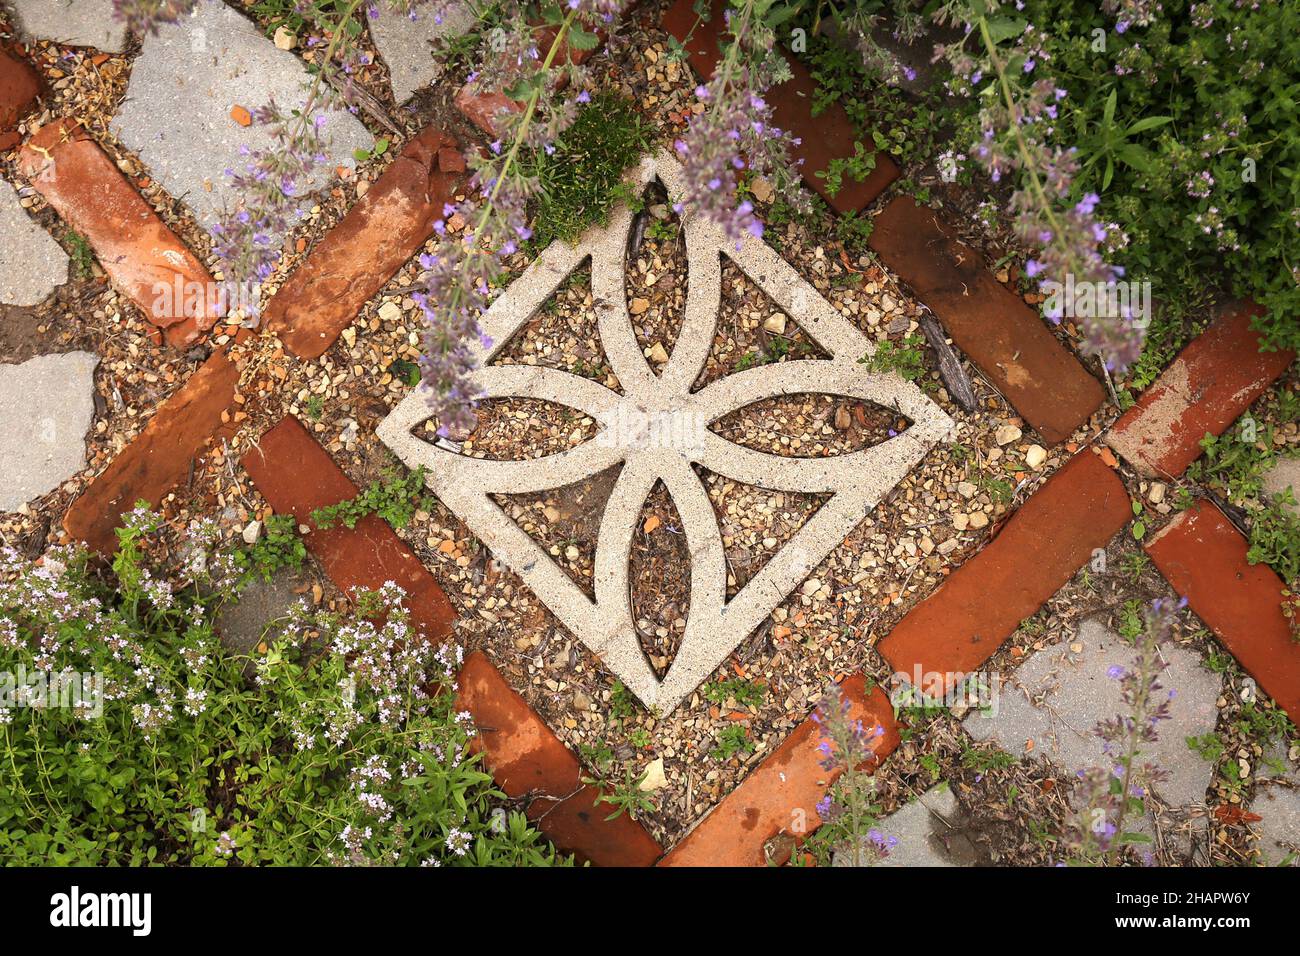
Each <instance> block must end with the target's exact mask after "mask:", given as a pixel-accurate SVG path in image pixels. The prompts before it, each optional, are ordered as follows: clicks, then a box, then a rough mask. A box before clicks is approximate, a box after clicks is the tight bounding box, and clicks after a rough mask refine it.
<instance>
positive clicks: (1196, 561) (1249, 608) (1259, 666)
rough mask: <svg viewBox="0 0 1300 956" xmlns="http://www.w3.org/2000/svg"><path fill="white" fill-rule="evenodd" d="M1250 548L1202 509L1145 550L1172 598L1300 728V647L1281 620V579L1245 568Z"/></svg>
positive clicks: (1258, 567)
mask: <svg viewBox="0 0 1300 956" xmlns="http://www.w3.org/2000/svg"><path fill="white" fill-rule="evenodd" d="M1248 548H1249V545H1248V544H1247V542H1246V539H1245V538H1244V537H1243V536H1242V534H1241V532H1239V531H1238V530H1237V529H1236V528H1234V527H1233V526H1232V523H1231V522H1230V521H1229V520H1228V519H1227V518H1225V517H1224V516H1223V513H1222V512H1221V511H1219V509H1218V508H1216V507H1214V506H1213V505H1212V504H1207V503H1205V502H1201V503H1199V504H1197V505H1195V506H1193V507H1192V508H1190V509H1188V510H1187V511H1185V512H1183V513H1182V514H1180V515H1179V516H1178V517H1177V518H1175V519H1174V520H1173V521H1171V522H1169V524H1167V525H1166V526H1165V527H1164V528H1162V529H1161V530H1160V532H1159V534H1156V535H1154V536H1153V537H1152V538H1151V540H1150V541H1148V542H1147V545H1146V551H1147V554H1149V555H1150V556H1151V560H1152V561H1154V562H1155V564H1156V567H1158V568H1159V569H1160V573H1161V574H1163V575H1164V576H1165V578H1166V580H1168V581H1169V583H1170V585H1172V586H1173V588H1174V590H1175V591H1177V592H1178V593H1179V594H1182V595H1184V596H1186V598H1187V603H1188V605H1189V606H1190V607H1191V609H1192V610H1193V611H1195V612H1196V614H1197V615H1198V616H1199V617H1200V619H1201V620H1202V621H1204V622H1205V623H1206V624H1207V625H1209V627H1210V629H1211V630H1213V631H1214V633H1215V635H1217V636H1218V638H1219V640H1220V641H1221V642H1222V643H1223V645H1224V647H1226V648H1227V649H1228V650H1229V651H1231V652H1232V656H1233V657H1235V658H1236V659H1237V661H1238V662H1239V663H1240V664H1241V666H1242V667H1244V668H1245V669H1246V670H1247V671H1248V672H1249V673H1250V675H1251V676H1252V677H1254V678H1255V680H1256V681H1258V682H1259V686H1260V687H1262V688H1263V689H1264V691H1265V692H1266V693H1267V694H1268V695H1269V696H1270V697H1272V698H1273V700H1274V701H1276V702H1277V704H1278V706H1280V707H1281V708H1282V709H1283V710H1285V711H1286V712H1287V715H1288V716H1289V717H1290V718H1291V720H1292V722H1294V723H1300V644H1298V643H1296V642H1295V641H1294V640H1292V638H1291V631H1290V626H1289V625H1288V623H1287V620H1286V617H1285V616H1283V614H1282V589H1283V587H1284V585H1283V583H1282V579H1281V578H1279V577H1278V576H1277V575H1276V574H1274V573H1273V571H1272V569H1270V568H1269V567H1268V566H1267V565H1264V564H1254V565H1252V564H1250V563H1249V562H1248V561H1247V560H1246V552H1247V550H1248Z"/></svg>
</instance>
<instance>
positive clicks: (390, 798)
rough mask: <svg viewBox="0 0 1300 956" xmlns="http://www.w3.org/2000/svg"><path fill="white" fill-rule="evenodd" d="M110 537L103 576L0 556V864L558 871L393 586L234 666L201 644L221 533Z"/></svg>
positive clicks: (320, 617)
mask: <svg viewBox="0 0 1300 956" xmlns="http://www.w3.org/2000/svg"><path fill="white" fill-rule="evenodd" d="M118 535H119V538H120V540H121V549H120V551H119V552H118V554H117V556H116V558H115V560H114V563H113V568H112V573H111V575H107V576H105V577H104V578H103V579H101V576H99V575H98V574H96V573H95V572H94V571H93V569H92V567H91V565H90V564H89V563H88V559H87V557H86V555H84V554H80V553H76V552H72V551H57V552H51V553H50V554H47V555H46V556H45V557H44V559H43V560H42V562H41V563H40V564H32V563H30V562H28V561H26V560H24V559H22V558H21V557H19V556H18V555H16V554H15V553H14V552H13V551H6V552H4V553H3V554H0V674H4V675H5V677H4V680H5V684H4V685H3V686H0V691H3V692H4V701H3V707H2V708H0V765H3V767H4V771H3V773H0V859H4V860H5V861H6V862H8V863H11V864H19V865H37V864H40V865H50V864H68V865H84V866H89V865H93V866H103V865H140V864H151V863H153V864H212V865H241V864H243V865H251V864H272V865H281V864H282V865H311V864H347V865H408V864H409V865H430V866H439V865H480V866H481V865H504V866H535V865H549V864H553V863H555V862H557V860H556V856H555V852H554V850H553V849H551V848H550V846H549V844H547V843H546V842H545V841H544V840H543V839H542V838H541V837H540V835H539V834H538V833H537V832H536V831H535V830H533V829H532V828H531V826H530V825H529V824H528V822H527V821H526V820H525V818H524V816H523V815H522V814H521V813H519V812H511V811H509V808H508V807H507V805H506V804H504V803H503V802H502V799H503V795H502V794H500V793H498V792H497V791H496V790H494V788H493V786H492V781H491V778H490V777H489V776H488V774H486V773H485V772H484V771H483V769H482V768H481V767H480V766H479V762H478V758H477V757H475V756H472V755H471V754H470V753H469V752H468V749H467V748H468V745H469V742H470V737H471V736H472V734H473V727H472V724H471V723H470V721H469V719H468V715H467V714H464V713H457V712H456V710H455V708H454V706H453V697H454V691H453V687H454V684H453V676H454V674H455V671H456V670H457V665H458V663H459V660H460V655H459V651H458V650H457V649H455V648H453V647H450V646H448V645H442V646H440V647H437V648H434V647H432V646H430V645H429V644H427V643H426V642H425V641H423V640H422V639H421V638H420V637H419V635H417V634H415V633H413V632H412V631H411V630H410V627H409V624H408V620H407V614H406V612H405V611H404V610H403V609H402V606H401V604H400V597H401V592H400V590H399V589H398V588H397V587H396V585H393V584H388V585H385V586H384V587H383V588H382V589H381V590H380V591H378V592H375V593H372V594H368V595H363V596H362V598H361V600H359V602H358V604H357V606H356V613H355V614H348V615H340V614H335V613H328V612H319V613H314V612H310V611H309V610H308V609H307V608H306V606H305V605H304V606H302V607H300V608H299V609H298V610H296V611H295V612H294V613H293V615H292V618H291V620H290V621H287V622H285V625H286V626H285V628H284V630H283V632H282V636H279V637H277V638H276V639H275V640H274V641H273V642H271V643H270V646H268V647H265V649H264V652H260V653H254V654H253V655H252V656H251V657H245V656H242V655H239V654H235V653H232V652H231V651H229V650H227V649H225V648H224V647H223V645H222V644H221V643H220V642H219V641H218V639H217V637H216V635H215V634H214V631H213V609H214V607H215V606H216V605H217V604H218V603H219V602H220V601H221V600H222V599H223V598H224V597H225V596H227V595H229V593H230V589H231V587H233V586H234V584H235V583H236V582H237V581H238V580H239V579H240V578H242V577H244V575H243V574H242V573H241V570H240V567H239V565H238V563H237V561H235V560H234V558H233V557H232V556H231V555H230V554H228V553H226V552H223V551H222V550H220V549H219V548H216V547H214V545H215V543H216V530H215V526H213V525H212V524H210V523H198V524H196V525H194V526H192V527H191V528H190V529H189V531H188V533H187V534H186V535H184V536H182V538H181V540H180V541H179V543H178V542H176V541H173V540H171V537H170V536H169V532H168V530H167V529H166V528H165V527H164V526H163V525H162V524H161V522H160V521H159V519H158V517H157V516H156V515H154V514H152V513H150V512H148V511H146V510H144V509H142V508H141V509H137V510H136V511H134V512H132V513H131V514H130V515H128V516H127V517H126V519H125V526H124V527H123V528H122V529H120V530H119V532H118ZM168 555H171V557H167V556H168ZM380 620H382V621H383V623H382V624H379V623H375V622H376V621H380ZM38 674H48V675H52V676H51V678H50V679H49V680H48V681H47V682H46V683H43V684H42V683H35V682H32V681H31V680H29V679H28V678H29V677H31V676H32V675H38Z"/></svg>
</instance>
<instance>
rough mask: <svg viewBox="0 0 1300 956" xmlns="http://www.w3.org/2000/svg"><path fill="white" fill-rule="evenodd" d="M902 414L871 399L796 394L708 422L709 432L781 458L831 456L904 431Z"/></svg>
mask: <svg viewBox="0 0 1300 956" xmlns="http://www.w3.org/2000/svg"><path fill="white" fill-rule="evenodd" d="M911 424H912V423H911V422H910V421H909V420H908V419H907V417H906V416H904V415H901V414H899V413H898V412H896V411H894V410H893V409H891V408H885V407H883V406H881V405H877V404H875V403H874V402H866V401H862V400H860V399H855V398H845V397H842V396H839V395H826V394H815V393H799V394H794V395H777V396H774V397H772V398H765V399H762V400H760V401H757V402H752V403H750V404H749V405H745V406H743V407H741V408H738V409H736V410H735V411H734V412H731V413H730V414H728V415H724V416H723V417H722V418H719V419H718V420H717V421H715V422H713V423H712V424H711V425H709V430H710V431H712V432H713V433H714V434H716V435H718V436H720V437H722V438H725V439H727V441H730V442H734V443H735V444H737V445H740V446H742V447H744V448H750V449H753V450H754V451H761V452H767V453H768V454H772V455H780V456H781V457H783V458H834V457H837V456H839V455H848V454H851V453H853V452H855V451H862V450H863V449H865V448H870V447H872V446H873V445H878V444H880V443H881V442H883V441H888V440H889V439H890V438H893V437H894V436H896V435H899V434H901V433H902V432H904V431H906V430H907V429H908V428H909V427H910V426H911Z"/></svg>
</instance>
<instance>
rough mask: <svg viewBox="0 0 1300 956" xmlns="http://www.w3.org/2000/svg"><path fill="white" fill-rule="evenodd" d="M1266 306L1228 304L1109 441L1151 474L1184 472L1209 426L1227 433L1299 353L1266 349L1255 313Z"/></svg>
mask: <svg viewBox="0 0 1300 956" xmlns="http://www.w3.org/2000/svg"><path fill="white" fill-rule="evenodd" d="M1261 311H1262V310H1261V309H1260V308H1259V307H1258V306H1255V305H1253V304H1252V303H1249V302H1246V303H1238V304H1236V305H1235V306H1232V307H1231V308H1229V309H1228V310H1227V311H1226V312H1225V313H1224V315H1223V316H1222V317H1220V318H1219V319H1218V321H1216V322H1215V323H1214V324H1213V325H1212V326H1210V327H1209V328H1208V329H1207V330H1206V331H1205V332H1204V333H1202V334H1201V335H1200V336H1198V337H1197V338H1196V339H1195V340H1193V342H1192V343H1191V344H1190V345H1188V346H1187V348H1185V349H1183V351H1182V352H1181V353H1180V354H1179V356H1178V358H1176V359H1174V361H1173V363H1172V364H1171V365H1170V366H1169V367H1168V368H1166V369H1165V370H1164V372H1162V373H1161V374H1160V377H1159V378H1158V379H1156V381H1155V382H1154V384H1152V385H1151V387H1150V388H1148V389H1147V390H1146V391H1145V392H1143V393H1142V397H1141V398H1139V399H1138V402H1137V404H1136V405H1134V406H1133V407H1132V408H1130V409H1129V410H1128V411H1127V412H1125V413H1124V414H1123V416H1121V417H1120V419H1119V421H1117V422H1116V423H1115V424H1114V426H1112V428H1111V429H1110V431H1109V432H1107V433H1106V439H1105V440H1106V444H1108V445H1110V447H1111V448H1113V449H1115V452H1116V453H1117V454H1118V455H1120V456H1121V457H1122V458H1123V459H1124V460H1125V461H1127V462H1128V463H1129V464H1130V465H1132V466H1133V467H1134V468H1135V469H1137V471H1138V472H1139V473H1140V474H1142V475H1144V476H1146V477H1148V478H1153V477H1154V478H1166V479H1168V478H1177V477H1178V476H1180V475H1182V473H1183V472H1184V471H1186V470H1187V466H1188V465H1190V464H1191V463H1192V462H1193V461H1195V460H1196V459H1197V458H1199V457H1200V456H1201V451H1202V449H1201V440H1202V439H1204V438H1205V435H1206V433H1207V432H1208V433H1210V434H1212V435H1222V434H1223V432H1224V431H1225V430H1226V429H1227V428H1228V426H1229V425H1231V424H1232V423H1233V422H1235V421H1236V420H1237V418H1238V417H1239V416H1240V415H1241V413H1242V412H1244V411H1245V410H1246V409H1247V408H1249V407H1250V405H1251V403H1252V402H1254V401H1255V399H1257V398H1258V397H1259V396H1260V395H1262V394H1263V392H1264V390H1265V389H1267V388H1268V387H1269V385H1271V384H1272V382H1273V380H1274V379H1275V378H1277V377H1278V376H1279V375H1281V374H1282V373H1283V372H1285V371H1286V368H1287V366H1288V365H1290V364H1291V362H1292V361H1293V360H1294V359H1295V354H1294V353H1293V352H1285V351H1279V352H1261V351H1260V350H1259V345H1260V338H1259V333H1257V332H1256V331H1255V330H1254V329H1252V328H1251V320H1252V319H1253V318H1254V317H1255V316H1256V315H1259V314H1260V313H1261Z"/></svg>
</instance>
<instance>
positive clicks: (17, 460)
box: [0, 352, 99, 511]
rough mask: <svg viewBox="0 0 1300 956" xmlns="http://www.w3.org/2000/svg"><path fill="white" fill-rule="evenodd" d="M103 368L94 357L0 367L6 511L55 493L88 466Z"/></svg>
mask: <svg viewBox="0 0 1300 956" xmlns="http://www.w3.org/2000/svg"><path fill="white" fill-rule="evenodd" d="M98 362H99V359H98V358H97V357H96V356H95V355H92V354H91V353H90V352H67V353H65V354H63V355H41V356H37V357H36V358H33V359H28V360H27V361H26V362H23V363H22V364H20V365H0V408H3V409H4V410H5V414H4V417H3V419H0V462H3V463H4V467H3V468H2V469H0V511H14V510H16V509H18V508H20V507H21V506H22V505H24V504H26V503H27V502H29V501H31V500H33V499H34V498H39V497H40V496H41V495H43V494H45V493H46V492H48V491H53V490H54V489H55V488H57V487H58V486H59V485H60V484H62V483H63V482H64V481H67V480H68V479H69V478H71V477H72V476H73V475H75V474H76V473H77V472H78V471H80V470H81V469H82V468H83V467H84V466H85V464H86V432H87V431H88V430H89V429H90V423H91V421H93V419H94V417H95V366H96V365H97V364H98Z"/></svg>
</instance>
